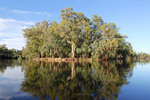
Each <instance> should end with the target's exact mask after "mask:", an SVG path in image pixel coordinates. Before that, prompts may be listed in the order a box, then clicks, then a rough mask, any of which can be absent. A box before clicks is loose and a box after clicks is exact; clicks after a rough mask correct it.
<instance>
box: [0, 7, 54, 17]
mask: <svg viewBox="0 0 150 100" xmlns="http://www.w3.org/2000/svg"><path fill="white" fill-rule="evenodd" d="M0 10H1V11H9V12H12V13H17V14H34V15H42V16H46V17H51V16H52V14H51V13H49V12H37V11H24V10H8V9H6V8H0Z"/></svg>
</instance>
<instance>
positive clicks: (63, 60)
mask: <svg viewBox="0 0 150 100" xmlns="http://www.w3.org/2000/svg"><path fill="white" fill-rule="evenodd" d="M34 60H39V61H46V62H72V61H74V62H82V61H83V62H89V61H91V60H92V59H91V58H74V59H72V58H37V59H34Z"/></svg>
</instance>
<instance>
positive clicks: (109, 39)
mask: <svg viewBox="0 0 150 100" xmlns="http://www.w3.org/2000/svg"><path fill="white" fill-rule="evenodd" d="M61 19H62V20H61V21H60V22H59V23H57V22H55V21H52V22H50V21H43V22H41V23H36V24H35V26H32V27H31V28H27V29H25V30H24V37H25V38H26V48H23V56H24V57H26V58H32V57H72V58H74V57H84V58H93V59H99V58H102V59H104V60H107V59H120V58H121V59H126V58H127V57H134V56H135V55H136V54H135V53H134V52H133V50H132V46H131V44H130V43H128V42H126V41H125V38H126V36H123V35H121V34H120V33H119V28H118V27H117V26H116V25H115V24H114V23H106V22H104V21H103V19H102V18H101V17H99V16H97V15H93V18H92V19H91V20H90V19H88V18H87V17H86V16H85V15H84V14H83V13H81V12H75V11H73V9H72V8H70V7H68V8H66V9H63V10H61Z"/></svg>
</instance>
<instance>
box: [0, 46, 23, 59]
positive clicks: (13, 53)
mask: <svg viewBox="0 0 150 100" xmlns="http://www.w3.org/2000/svg"><path fill="white" fill-rule="evenodd" d="M21 55H22V51H21V50H16V49H8V48H7V47H6V45H5V44H2V45H0V59H4V58H7V59H8V58H9V59H17V58H19V56H21Z"/></svg>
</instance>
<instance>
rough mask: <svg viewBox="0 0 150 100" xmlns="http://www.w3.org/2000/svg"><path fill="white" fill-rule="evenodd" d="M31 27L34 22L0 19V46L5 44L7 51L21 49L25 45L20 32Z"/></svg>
mask: <svg viewBox="0 0 150 100" xmlns="http://www.w3.org/2000/svg"><path fill="white" fill-rule="evenodd" d="M31 25H34V22H32V21H17V20H14V19H3V18H0V44H6V45H7V47H8V48H9V49H10V48H15V49H22V46H24V45H25V41H24V38H23V31H22V30H23V29H25V28H27V27H28V26H31Z"/></svg>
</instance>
